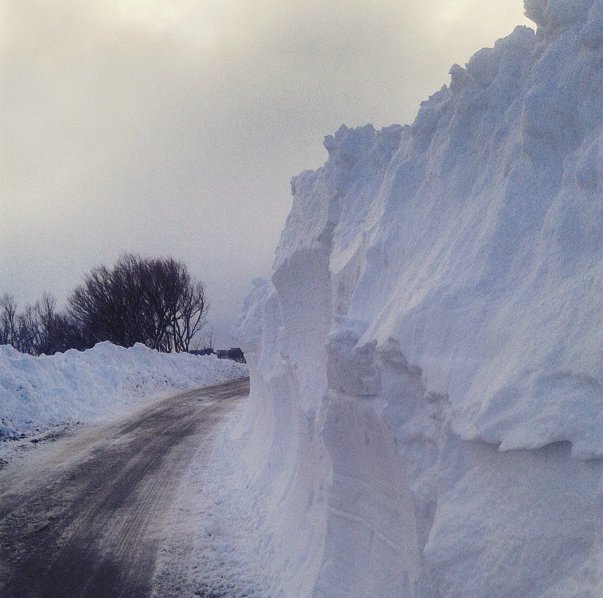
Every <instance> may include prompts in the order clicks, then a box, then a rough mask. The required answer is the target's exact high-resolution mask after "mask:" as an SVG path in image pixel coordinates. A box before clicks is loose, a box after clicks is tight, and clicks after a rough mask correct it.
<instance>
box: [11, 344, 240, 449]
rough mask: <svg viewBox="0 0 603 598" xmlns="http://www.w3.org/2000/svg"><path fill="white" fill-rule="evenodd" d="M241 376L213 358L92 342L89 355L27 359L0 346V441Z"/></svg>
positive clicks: (235, 365)
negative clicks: (172, 392) (169, 393)
mask: <svg viewBox="0 0 603 598" xmlns="http://www.w3.org/2000/svg"><path fill="white" fill-rule="evenodd" d="M244 376H247V367H246V366H244V365H241V364H239V363H235V362H234V361H230V360H226V359H218V358H216V357H215V356H213V355H210V356H202V357H200V356H195V355H189V354H183V353H177V354H165V353H158V352H157V351H153V350H151V349H149V348H147V347H145V346H144V345H140V344H138V345H135V346H134V347H132V348H130V349H125V348H123V347H117V346H115V345H112V344H111V343H99V344H97V345H96V346H95V347H94V348H93V349H89V350H88V351H83V352H80V351H75V350H71V351H66V352H65V353H57V354H56V355H52V356H45V355H42V356H40V357H32V356H31V355H24V354H22V353H19V352H18V351H16V350H15V349H13V348H12V347H10V346H6V345H3V346H0V439H1V438H3V437H16V436H19V435H21V434H27V433H29V432H32V431H36V430H41V429H44V428H48V427H49V426H53V425H56V424H62V423H69V422H75V421H80V422H87V421H90V420H92V419H95V418H98V417H101V416H105V415H112V414H114V413H116V412H118V411H120V410H123V409H124V408H125V407H127V406H134V405H136V404H138V403H141V402H142V401H145V400H148V399H150V398H153V397H156V396H158V395H160V394H165V393H166V392H168V391H174V390H178V389H187V388H191V387H195V386H204V385H209V384H218V383H220V382H226V381H228V380H231V379H234V378H241V377H244Z"/></svg>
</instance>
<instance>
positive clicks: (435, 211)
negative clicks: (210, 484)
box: [231, 0, 603, 598]
mask: <svg viewBox="0 0 603 598" xmlns="http://www.w3.org/2000/svg"><path fill="white" fill-rule="evenodd" d="M526 11H527V14H528V15H529V16H530V17H531V18H532V19H534V21H535V22H536V23H537V24H538V30H537V32H534V31H532V30H531V29H528V28H525V27H518V28H516V29H515V31H514V32H513V33H512V34H511V35H509V36H508V37H507V38H504V39H502V40H499V41H497V42H496V44H495V46H494V48H487V49H483V50H480V51H479V52H477V53H476V54H475V55H474V56H473V58H472V59H471V60H470V61H469V63H468V64H467V65H466V66H465V67H464V68H463V67H460V66H458V65H455V66H453V68H452V69H451V83H450V86H447V87H444V88H443V89H441V90H440V91H438V92H437V93H435V94H434V95H433V96H431V97H430V98H429V100H428V101H426V102H424V103H423V104H422V106H421V109H420V111H419V113H418V115H417V118H416V120H415V122H414V123H413V124H412V125H411V126H405V127H398V126H394V127H389V128H386V129H383V130H381V131H376V130H374V129H373V127H372V126H370V125H367V126H366V127H362V128H358V129H347V128H346V127H342V128H341V129H340V130H339V131H337V133H336V134H335V135H334V136H328V137H326V138H325V147H326V149H327V151H328V154H329V158H328V160H327V162H326V164H325V165H324V166H323V167H322V168H320V169H319V170H317V171H311V172H310V171H309V172H304V173H302V174H301V175H300V176H298V177H296V178H294V179H293V181H292V192H293V198H294V199H293V208H292V211H291V214H290V216H289V218H288V220H287V224H286V227H285V230H284V231H283V234H282V237H281V241H280V243H279V247H278V249H277V256H276V261H275V266H274V272H273V276H272V281H271V282H266V281H255V282H254V288H253V291H252V293H251V295H250V298H249V300H248V303H247V305H246V308H245V313H244V315H243V316H242V319H241V328H242V330H243V333H244V335H245V336H246V339H247V340H246V344H245V346H244V350H245V352H246V356H247V358H248V361H249V363H250V372H251V383H252V397H253V400H252V401H251V402H250V404H249V405H248V406H247V407H246V412H245V413H243V414H242V416H241V419H240V421H239V423H238V424H237V426H236V427H235V428H233V429H232V430H231V436H232V438H236V439H237V441H238V442H239V445H243V446H244V447H245V448H244V449H241V452H240V453H238V454H239V455H240V454H241V453H242V454H243V455H244V458H243V459H244V462H243V465H242V466H241V468H240V475H239V476H236V477H238V478H240V479H241V480H244V484H245V487H246V488H252V489H255V490H254V491H255V494H254V498H253V500H252V502H253V505H256V506H257V505H258V504H263V505H265V509H264V515H262V516H259V515H258V517H260V519H261V521H259V523H258V526H259V528H261V529H263V530H264V531H265V534H266V536H265V538H266V539H265V540H264V541H263V542H262V546H261V547H260V551H259V555H260V557H261V558H262V559H263V561H264V565H265V571H266V572H268V573H269V574H270V575H271V576H272V579H273V586H272V594H271V595H296V596H392V595H401V596H422V597H437V596H442V597H443V596H464V597H471V596H475V597H476V598H477V597H482V596H528V595H529V596H596V595H600V593H601V591H603V527H602V526H601V523H600V507H599V505H600V504H601V502H600V501H601V499H602V498H603V490H602V488H601V486H600V480H601V479H602V474H603V462H602V461H601V459H602V458H603V409H601V406H602V404H603V359H602V357H603V334H601V331H602V330H603V267H602V264H603V103H602V102H601V98H602V97H603V69H602V68H601V50H602V49H603V2H601V1H600V0H580V1H573V0H572V1H570V0H527V1H526ZM260 430H261V433H260V432H259V431H260ZM242 483H243V482H242ZM248 506H249V505H248Z"/></svg>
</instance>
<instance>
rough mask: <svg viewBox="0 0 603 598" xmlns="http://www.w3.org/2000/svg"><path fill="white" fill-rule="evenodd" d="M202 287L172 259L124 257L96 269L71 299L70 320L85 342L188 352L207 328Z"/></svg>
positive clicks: (185, 268) (184, 268) (206, 305)
mask: <svg viewBox="0 0 603 598" xmlns="http://www.w3.org/2000/svg"><path fill="white" fill-rule="evenodd" d="M208 308H209V305H208V303H207V300H206V298H205V290H204V288H203V285H202V284H201V283H200V282H198V281H195V280H193V278H192V277H191V275H190V273H189V272H188V269H187V267H186V266H185V265H184V264H182V263H180V262H177V261H176V260H174V259H172V258H157V259H150V258H141V257H140V256H137V255H124V256H122V257H121V258H120V259H119V261H118V262H117V264H116V265H115V266H114V267H113V268H112V269H108V268H107V267H105V266H99V267H97V268H94V269H93V270H92V271H91V272H90V273H89V274H88V275H87V276H86V277H85V279H84V282H83V283H82V284H81V285H80V286H78V287H77V288H76V289H75V291H74V292H73V294H72V295H71V297H70V298H69V314H70V315H71V317H73V319H74V320H75V321H76V322H77V323H78V326H79V328H80V330H81V332H82V337H83V338H84V339H85V342H86V343H87V344H88V345H89V346H92V345H93V344H94V343H96V342H99V341H102V340H108V341H111V342H112V343H115V344H117V345H122V346H126V347H129V346H132V345H133V344H135V343H137V342H140V343H144V344H146V345H147V346H149V347H151V348H153V349H157V350H159V351H166V352H169V351H176V352H179V351H188V350H189V348H190V344H191V341H192V339H193V338H194V337H195V335H196V334H197V333H198V332H199V331H200V330H201V328H202V327H203V325H204V324H205V317H206V314H207V310H208Z"/></svg>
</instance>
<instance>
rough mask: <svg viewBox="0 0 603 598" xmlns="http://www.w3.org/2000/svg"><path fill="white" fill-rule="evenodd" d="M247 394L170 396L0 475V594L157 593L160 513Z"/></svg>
mask: <svg viewBox="0 0 603 598" xmlns="http://www.w3.org/2000/svg"><path fill="white" fill-rule="evenodd" d="M248 390H249V385H248V381H247V380H239V381H235V382H230V383H227V384H223V385H219V386H213V387H206V388H203V389H200V390H195V391H190V392H185V393H182V394H179V395H175V396H173V397H170V398H168V399H164V400H162V401H160V402H157V403H155V404H154V405H152V406H151V407H149V408H147V409H145V410H143V411H139V412H137V413H136V414H134V415H130V416H128V418H127V419H122V420H121V421H116V422H113V423H111V424H110V425H105V426H98V427H94V428H91V429H84V430H82V431H80V432H78V433H76V434H74V435H73V436H71V437H69V438H64V439H61V440H59V441H57V442H56V443H54V444H53V445H52V446H51V445H47V446H45V447H41V448H40V449H38V450H37V451H36V454H35V455H33V456H32V458H31V459H25V460H24V462H20V461H16V462H14V463H13V464H11V465H9V466H8V467H6V468H5V469H4V470H2V471H0V596H2V597H7V598H8V597H10V598H20V597H28V598H31V597H37V598H46V597H48V598H50V597H57V598H58V597H60V598H72V597H83V596H86V597H103V598H109V597H111V598H113V597H119V596H123V597H127V598H134V597H139V596H151V595H152V594H153V593H155V594H157V591H158V590H157V588H153V573H154V570H155V564H156V561H157V555H158V551H159V548H160V544H161V538H162V534H163V533H164V527H165V514H166V512H167V510H168V509H169V507H170V505H171V503H172V501H173V500H174V497H175V495H176V493H177V490H178V486H179V484H180V483H181V480H182V478H183V475H184V472H185V471H186V469H187V466H188V465H189V464H190V463H191V460H192V459H193V458H196V459H199V455H203V451H202V450H200V449H201V448H202V447H203V445H204V443H205V444H207V443H208V442H209V440H208V439H209V438H210V437H211V433H212V431H213V430H215V428H216V425H217V424H218V423H219V422H220V421H222V420H223V419H224V417H226V416H227V415H228V413H229V411H230V410H231V409H232V408H233V406H234V405H235V403H236V402H237V401H239V400H240V399H241V398H243V397H245V396H247V394H248ZM191 538H192V534H191ZM191 538H188V539H183V542H187V541H192V540H191ZM183 551H184V552H186V546H184V547H183Z"/></svg>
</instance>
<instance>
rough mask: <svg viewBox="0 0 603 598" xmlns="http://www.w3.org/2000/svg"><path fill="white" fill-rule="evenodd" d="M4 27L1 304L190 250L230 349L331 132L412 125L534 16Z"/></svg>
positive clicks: (315, 6) (189, 12) (195, 13)
mask: <svg viewBox="0 0 603 598" xmlns="http://www.w3.org/2000/svg"><path fill="white" fill-rule="evenodd" d="M510 4H511V6H509V5H510ZM0 11H1V15H0V17H1V18H0V22H1V23H2V25H1V27H2V30H1V31H0V40H1V41H0V53H1V55H0V60H1V62H0V76H1V79H2V80H1V82H0V88H1V91H0V103H1V106H0V108H1V116H0V138H1V139H2V143H1V150H0V152H1V153H0V169H1V171H0V177H1V179H0V180H1V181H2V185H1V189H0V209H1V214H2V215H1V217H0V292H2V291H8V292H11V293H13V294H14V295H15V296H16V297H17V298H19V299H20V300H22V301H32V300H35V299H36V298H37V297H38V296H39V295H40V294H41V293H42V292H43V291H45V290H48V291H50V292H52V293H54V294H55V295H57V297H58V298H59V299H61V300H63V299H64V298H65V297H66V295H67V293H68V292H69V291H70V290H71V288H72V287H73V286H74V285H75V284H76V283H77V282H78V281H79V280H80V278H81V275H82V274H83V273H84V272H85V271H87V270H89V269H90V268H91V267H92V266H94V265H96V264H98V263H101V262H106V263H108V262H112V261H113V260H114V259H116V257H117V256H118V255H119V254H120V253H121V252H123V251H138V252H140V253H143V254H164V255H165V254H170V255H174V256H175V257H178V258H181V259H184V260H185V261H186V262H187V263H188V264H189V266H190V267H191V269H192V270H193V271H194V272H195V274H196V275H197V276H199V277H200V278H202V279H203V280H204V281H205V282H206V284H207V287H208V293H209V295H210V300H211V301H212V304H213V311H212V315H213V320H212V325H213V326H214V327H215V329H216V332H217V333H218V336H219V338H220V341H221V342H226V340H225V338H224V333H225V331H226V329H227V328H228V325H229V322H230V320H231V319H232V318H233V317H236V315H237V312H238V309H239V305H240V301H241V298H242V295H243V293H244V292H245V289H246V288H247V285H248V282H249V280H250V279H251V278H253V277H254V276H256V275H267V274H268V273H269V267H270V264H271V261H272V253H273V250H274V246H275V244H276V242H277V240H278V236H279V234H280V230H281V228H282V225H283V223H284V219H285V217H286V214H287V212H288V209H289V206H290V200H289V185H288V182H289V179H290V178H291V176H292V175H294V174H297V173H298V172H299V171H301V170H303V169H306V168H313V167H317V166H318V165H319V164H320V163H321V162H322V161H324V157H325V152H324V150H323V149H322V145H321V141H322V137H323V135H325V134H328V133H331V132H333V131H334V130H335V129H337V128H338V126H339V125H340V124H341V123H343V122H345V123H346V124H347V125H349V126H354V125H360V124H364V123H366V122H373V124H375V125H376V126H382V125H387V124H390V123H393V122H408V121H410V120H412V118H413V115H414V113H415V112H416V110H417V108H418V104H419V102H420V101H421V100H422V99H424V98H425V97H426V96H427V95H428V94H429V93H432V92H433V91H435V90H436V89H437V88H439V87H440V86H441V85H442V84H443V83H444V82H446V81H447V80H448V76H447V71H448V68H449V67H450V65H451V64H452V63H453V62H459V63H463V62H465V61H466V60H467V59H468V58H469V56H470V54H471V53H472V52H473V51H474V50H477V49H479V48H480V47H482V46H484V45H491V44H492V43H493V41H494V40H495V39H496V38H497V37H500V36H502V35H504V34H506V33H508V32H509V31H510V30H511V29H512V27H513V25H514V24H517V23H520V22H524V19H523V18H522V12H523V9H522V5H521V1H520V0H516V1H515V0H514V1H513V2H512V3H511V2H509V1H508V0H493V1H492V2H489V3H484V2H480V1H478V0H455V1H453V0H436V1H433V2H431V3H423V2H419V1H418V0H406V1H400V0H372V1H367V0H362V1H360V0H349V1H345V2H343V1H341V2H336V1H325V0H320V1H319V0H289V1H286V2H283V1H282V0H257V1H256V2H253V3H251V2H245V1H243V0H238V1H235V0H230V1H228V0H223V1H222V2H217V1H211V0H210V1H207V2H201V1H193V0H172V1H169V0H164V1H160V0H156V1H155V2H150V1H147V2H144V1H142V0H121V1H119V0H115V1H114V2H107V1H105V0H55V1H53V2H52V3H49V2H45V1H42V0H37V1H36V0H3V1H1V2H0Z"/></svg>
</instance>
